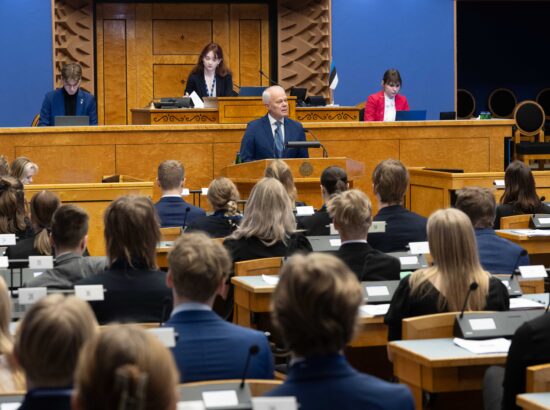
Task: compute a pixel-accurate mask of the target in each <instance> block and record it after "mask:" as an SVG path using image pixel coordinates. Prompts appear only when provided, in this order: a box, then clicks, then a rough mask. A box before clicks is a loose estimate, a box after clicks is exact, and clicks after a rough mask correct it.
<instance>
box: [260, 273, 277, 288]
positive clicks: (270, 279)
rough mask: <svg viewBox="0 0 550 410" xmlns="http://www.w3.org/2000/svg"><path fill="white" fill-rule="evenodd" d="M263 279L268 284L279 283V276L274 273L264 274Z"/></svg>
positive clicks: (274, 284)
mask: <svg viewBox="0 0 550 410" xmlns="http://www.w3.org/2000/svg"><path fill="white" fill-rule="evenodd" d="M262 280H263V281H264V282H265V283H267V284H268V285H273V286H276V285H277V283H279V276H274V275H262Z"/></svg>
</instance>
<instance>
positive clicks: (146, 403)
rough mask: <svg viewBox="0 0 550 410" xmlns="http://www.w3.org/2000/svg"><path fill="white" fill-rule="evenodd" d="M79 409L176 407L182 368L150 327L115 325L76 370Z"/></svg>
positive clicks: (87, 348) (92, 343)
mask: <svg viewBox="0 0 550 410" xmlns="http://www.w3.org/2000/svg"><path fill="white" fill-rule="evenodd" d="M74 378H75V390H74V395H73V402H72V404H73V407H72V408H73V410H138V409H139V410H176V407H177V401H178V393H177V383H178V372H177V370H176V365H175V364H174V359H173V358H172V355H171V354H170V352H169V351H168V349H167V348H166V347H164V346H163V345H162V343H161V342H160V341H159V340H158V339H157V338H156V337H155V336H153V335H152V334H150V333H148V332H147V331H146V330H143V329H140V328H137V327H134V326H113V327H110V328H108V329H103V330H102V331H101V333H100V334H99V335H98V336H97V337H94V338H93V339H91V340H89V341H88V342H87V343H86V344H85V345H84V346H83V347H82V351H81V352H80V356H79V358H78V364H77V366H76V371H75V376H74Z"/></svg>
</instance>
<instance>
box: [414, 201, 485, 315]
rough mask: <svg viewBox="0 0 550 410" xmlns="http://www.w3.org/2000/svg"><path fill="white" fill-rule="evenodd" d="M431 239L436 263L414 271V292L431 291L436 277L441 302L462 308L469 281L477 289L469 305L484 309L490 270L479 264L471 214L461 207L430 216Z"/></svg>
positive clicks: (439, 304) (431, 248)
mask: <svg viewBox="0 0 550 410" xmlns="http://www.w3.org/2000/svg"><path fill="white" fill-rule="evenodd" d="M427 229H428V242H429V244H430V253H431V255H432V258H433V261H434V266H433V267H430V268H427V269H422V270H419V271H416V272H414V273H413V274H412V275H411V279H410V285H411V294H414V293H419V294H420V297H422V295H423V294H424V292H426V291H428V290H429V289H427V288H426V287H425V286H423V285H425V284H426V283H427V282H432V283H434V281H435V280H436V279H437V281H438V290H439V294H440V297H439V301H438V306H439V308H440V310H444V308H445V306H446V307H447V308H448V310H449V311H458V310H461V308H462V304H463V303H464V300H465V299H466V294H467V293H468V290H469V288H470V284H471V283H473V282H476V283H477V284H478V289H477V290H476V291H475V292H473V293H472V294H471V295H470V298H469V299H468V305H467V308H468V309H469V310H482V309H484V308H485V305H486V298H487V294H488V292H489V278H490V274H489V273H488V272H486V271H484V270H483V268H482V267H481V265H480V264H479V256H478V250H477V245H476V238H475V234H474V228H473V227H472V223H471V222H470V219H469V218H468V216H467V215H466V214H465V213H464V212H462V211H459V210H458V209H453V208H448V209H440V210H439V211H436V212H434V213H433V214H432V215H431V216H430V218H429V219H428V226H427Z"/></svg>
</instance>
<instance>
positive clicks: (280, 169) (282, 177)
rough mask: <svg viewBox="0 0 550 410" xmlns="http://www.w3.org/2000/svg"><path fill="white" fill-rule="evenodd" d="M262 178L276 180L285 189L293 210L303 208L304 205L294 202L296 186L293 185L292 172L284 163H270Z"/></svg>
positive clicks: (277, 160) (275, 161)
mask: <svg viewBox="0 0 550 410" xmlns="http://www.w3.org/2000/svg"><path fill="white" fill-rule="evenodd" d="M264 176H265V177H267V178H275V179H276V180H278V181H279V182H280V183H281V184H283V186H284V187H285V189H286V192H287V194H288V196H289V197H290V199H291V201H292V203H293V208H295V207H297V206H304V205H305V203H304V202H301V201H296V197H297V196H298V191H297V190H296V185H294V177H293V176H292V170H291V169H290V167H289V166H288V164H287V163H286V162H284V161H283V160H282V159H276V160H273V161H271V162H270V163H269V164H268V166H267V167H266V169H265V173H264Z"/></svg>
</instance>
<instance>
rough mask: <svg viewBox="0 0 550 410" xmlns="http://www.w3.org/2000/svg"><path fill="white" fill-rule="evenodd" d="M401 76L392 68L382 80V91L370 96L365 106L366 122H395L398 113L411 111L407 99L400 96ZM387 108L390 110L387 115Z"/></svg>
mask: <svg viewBox="0 0 550 410" xmlns="http://www.w3.org/2000/svg"><path fill="white" fill-rule="evenodd" d="M401 84H402V82H401V74H399V71H397V70H395V69H393V68H391V69H389V70H386V72H385V73H384V78H383V79H382V91H379V92H377V93H375V94H372V95H370V96H369V98H368V100H367V103H366V105H365V121H395V112H396V111H409V103H408V102H407V98H405V96H403V95H399V90H400V89H401ZM386 106H387V107H388V108H389V110H388V112H387V113H385V110H386Z"/></svg>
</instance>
